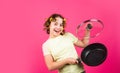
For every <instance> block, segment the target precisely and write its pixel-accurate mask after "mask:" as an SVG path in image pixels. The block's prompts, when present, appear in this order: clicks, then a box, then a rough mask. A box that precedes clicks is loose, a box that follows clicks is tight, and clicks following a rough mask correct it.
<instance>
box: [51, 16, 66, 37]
mask: <svg viewBox="0 0 120 73" xmlns="http://www.w3.org/2000/svg"><path fill="white" fill-rule="evenodd" d="M63 25H64V24H63V19H62V18H60V17H56V21H52V22H51V24H50V27H49V28H50V35H51V36H52V37H56V36H59V35H60V34H61V33H62V32H63V29H64V28H63Z"/></svg>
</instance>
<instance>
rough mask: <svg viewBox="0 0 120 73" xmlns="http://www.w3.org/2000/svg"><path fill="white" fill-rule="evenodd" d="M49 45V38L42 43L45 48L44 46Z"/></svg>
mask: <svg viewBox="0 0 120 73" xmlns="http://www.w3.org/2000/svg"><path fill="white" fill-rule="evenodd" d="M48 45H49V39H48V40H46V41H45V42H44V43H43V44H42V47H43V48H44V47H47V46H48Z"/></svg>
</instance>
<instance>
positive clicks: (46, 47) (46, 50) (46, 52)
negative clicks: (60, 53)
mask: <svg viewBox="0 0 120 73" xmlns="http://www.w3.org/2000/svg"><path fill="white" fill-rule="evenodd" d="M42 50H43V55H44V56H45V55H48V54H51V53H50V50H49V48H48V46H47V45H46V44H43V46H42Z"/></svg>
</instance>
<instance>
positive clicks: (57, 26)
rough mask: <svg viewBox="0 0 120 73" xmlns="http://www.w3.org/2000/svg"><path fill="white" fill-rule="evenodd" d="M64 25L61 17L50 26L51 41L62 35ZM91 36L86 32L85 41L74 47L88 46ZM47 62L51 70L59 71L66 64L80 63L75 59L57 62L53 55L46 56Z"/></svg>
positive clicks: (76, 43) (79, 41) (77, 43)
mask: <svg viewBox="0 0 120 73" xmlns="http://www.w3.org/2000/svg"><path fill="white" fill-rule="evenodd" d="M62 23H63V19H62V18H60V17H56V21H52V22H51V24H50V26H49V28H50V35H49V39H50V38H55V37H58V36H60V33H62V31H63V29H64V28H63V24H62ZM89 34H90V32H89V30H86V34H85V37H84V38H83V40H78V41H77V42H75V43H74V45H76V46H78V47H83V48H84V47H85V46H87V45H88V43H89ZM45 62H46V65H47V67H48V69H49V70H56V69H59V68H61V67H63V66H64V65H66V64H77V63H78V61H77V60H76V59H75V58H67V59H64V60H61V61H59V62H56V61H54V59H53V57H52V55H50V54H49V55H46V56H45Z"/></svg>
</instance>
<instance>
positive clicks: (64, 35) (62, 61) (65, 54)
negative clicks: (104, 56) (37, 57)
mask: <svg viewBox="0 0 120 73" xmlns="http://www.w3.org/2000/svg"><path fill="white" fill-rule="evenodd" d="M45 27H46V28H45V29H46V30H47V33H48V34H49V38H48V40H47V41H46V42H45V43H44V44H43V54H44V58H45V62H46V65H47V67H48V69H49V70H56V69H58V70H59V72H60V73H73V72H75V73H80V72H82V71H84V68H83V66H82V65H81V66H80V65H78V64H77V63H78V61H77V58H78V55H77V52H76V49H75V47H74V46H78V47H85V46H87V45H88V43H89V34H90V33H89V31H88V30H87V31H86V34H85V37H84V38H83V40H79V39H78V38H76V37H75V36H74V35H73V34H71V33H69V32H65V30H64V28H65V20H64V18H63V17H62V16H61V15H59V14H53V15H52V16H50V17H49V18H48V20H47V21H46V23H45Z"/></svg>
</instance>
